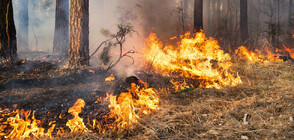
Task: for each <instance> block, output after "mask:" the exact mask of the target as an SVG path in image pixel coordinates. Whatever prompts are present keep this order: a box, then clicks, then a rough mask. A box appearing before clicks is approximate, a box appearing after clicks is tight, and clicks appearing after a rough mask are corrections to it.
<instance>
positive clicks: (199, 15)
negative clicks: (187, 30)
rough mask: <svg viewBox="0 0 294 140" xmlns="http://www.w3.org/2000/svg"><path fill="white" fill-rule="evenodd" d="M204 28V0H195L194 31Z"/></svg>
mask: <svg viewBox="0 0 294 140" xmlns="http://www.w3.org/2000/svg"><path fill="white" fill-rule="evenodd" d="M202 29H203V0H194V31H196V32H199V31H200V30H202Z"/></svg>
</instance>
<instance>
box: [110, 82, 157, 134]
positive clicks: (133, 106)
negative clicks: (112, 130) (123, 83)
mask: <svg viewBox="0 0 294 140" xmlns="http://www.w3.org/2000/svg"><path fill="white" fill-rule="evenodd" d="M134 94H135V96H137V99H135V97H134ZM109 99H110V104H109V108H110V109H111V114H112V117H114V118H116V120H115V122H116V123H117V125H116V129H118V130H119V132H121V130H123V129H126V128H129V129H131V128H133V124H135V123H137V122H138V120H139V118H140V117H139V115H141V114H145V115H148V114H150V113H152V112H154V111H156V110H158V109H159V108H158V103H159V97H158V96H157V94H156V93H155V91H154V90H153V89H152V88H148V86H147V84H145V87H139V86H137V85H136V84H134V83H133V84H132V86H131V89H129V91H128V92H125V93H121V94H120V95H119V96H118V97H117V96H112V95H109Z"/></svg>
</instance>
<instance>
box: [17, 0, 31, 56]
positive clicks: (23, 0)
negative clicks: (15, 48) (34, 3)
mask: <svg viewBox="0 0 294 140" xmlns="http://www.w3.org/2000/svg"><path fill="white" fill-rule="evenodd" d="M19 2H20V9H19V29H18V32H19V34H18V44H19V45H20V47H21V48H22V49H23V50H24V51H28V50H29V42H28V40H29V0H20V1H19Z"/></svg>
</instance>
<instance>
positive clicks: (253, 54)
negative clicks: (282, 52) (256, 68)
mask: <svg viewBox="0 0 294 140" xmlns="http://www.w3.org/2000/svg"><path fill="white" fill-rule="evenodd" d="M265 52H266V55H263V54H262V53H261V51H259V50H257V49H255V51H249V50H248V49H247V48H246V47H244V46H241V47H239V48H238V49H237V50H236V51H235V53H236V54H237V56H238V57H239V58H240V59H245V60H248V61H250V62H252V63H257V62H260V63H268V62H282V61H283V60H282V59H280V58H279V57H278V56H276V55H275V54H274V53H273V52H271V51H270V50H269V49H268V48H266V49H265Z"/></svg>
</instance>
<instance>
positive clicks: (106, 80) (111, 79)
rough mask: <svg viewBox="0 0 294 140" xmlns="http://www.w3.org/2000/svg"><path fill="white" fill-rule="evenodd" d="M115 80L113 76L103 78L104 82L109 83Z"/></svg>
mask: <svg viewBox="0 0 294 140" xmlns="http://www.w3.org/2000/svg"><path fill="white" fill-rule="evenodd" d="M113 80H115V77H114V76H113V74H111V76H109V77H107V78H105V82H110V81H113Z"/></svg>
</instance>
